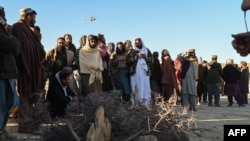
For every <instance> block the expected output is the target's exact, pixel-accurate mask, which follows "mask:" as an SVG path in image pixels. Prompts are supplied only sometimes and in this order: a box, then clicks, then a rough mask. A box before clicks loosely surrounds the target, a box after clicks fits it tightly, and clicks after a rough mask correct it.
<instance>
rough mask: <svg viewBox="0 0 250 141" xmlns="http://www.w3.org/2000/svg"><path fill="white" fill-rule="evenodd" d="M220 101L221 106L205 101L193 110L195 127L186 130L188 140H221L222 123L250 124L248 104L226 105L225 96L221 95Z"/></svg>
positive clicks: (222, 132)
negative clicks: (242, 105) (211, 104)
mask: <svg viewBox="0 0 250 141" xmlns="http://www.w3.org/2000/svg"><path fill="white" fill-rule="evenodd" d="M248 97H250V95H248ZM248 101H250V100H249V99H248ZM220 102H221V107H211V106H208V105H207V103H201V105H198V106H197V111H196V112H195V116H196V119H197V120H196V123H197V129H191V130H190V131H189V132H188V134H189V137H190V141H223V140H224V125H228V124H234V125H235V124H236V125H238V124H240V125H250V105H249V104H248V105H246V106H245V107H239V106H238V104H234V105H233V106H232V107H228V106H227V105H228V101H227V97H226V96H221V100H220ZM234 103H236V102H235V101H234Z"/></svg>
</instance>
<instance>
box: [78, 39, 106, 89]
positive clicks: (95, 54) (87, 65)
mask: <svg viewBox="0 0 250 141" xmlns="http://www.w3.org/2000/svg"><path fill="white" fill-rule="evenodd" d="M79 65H80V73H84V74H90V77H89V85H91V84H92V83H93V82H94V81H95V79H99V80H100V81H101V82H102V71H103V65H102V58H101V55H100V52H99V50H98V48H97V47H95V48H91V47H90V45H89V39H88V37H87V40H86V44H85V45H84V46H83V48H81V49H80V51H79Z"/></svg>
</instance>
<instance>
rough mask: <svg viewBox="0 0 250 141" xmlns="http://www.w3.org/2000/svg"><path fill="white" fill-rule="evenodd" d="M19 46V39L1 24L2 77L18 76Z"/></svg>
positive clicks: (0, 58) (0, 53) (0, 61)
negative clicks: (16, 58)
mask: <svg viewBox="0 0 250 141" xmlns="http://www.w3.org/2000/svg"><path fill="white" fill-rule="evenodd" d="M19 48H20V43H19V41H18V40H17V39H16V38H15V37H14V36H12V35H9V34H8V33H7V32H6V30H5V27H4V26H3V25H1V24H0V79H16V78H18V69H17V65H16V60H15V55H17V54H18V53H19Z"/></svg>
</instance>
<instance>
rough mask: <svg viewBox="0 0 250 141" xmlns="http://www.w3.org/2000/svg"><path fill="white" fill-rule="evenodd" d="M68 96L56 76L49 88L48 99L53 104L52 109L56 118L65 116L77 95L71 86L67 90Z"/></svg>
mask: <svg viewBox="0 0 250 141" xmlns="http://www.w3.org/2000/svg"><path fill="white" fill-rule="evenodd" d="M66 91H67V96H66V95H65V93H64V90H63V87H62V86H61V84H60V83H59V82H58V80H57V79H56V77H55V76H54V78H53V81H52V84H51V85H50V86H49V89H48V93H47V98H48V101H49V102H50V104H51V108H52V109H53V112H54V114H55V116H61V115H64V114H65V110H66V108H67V105H68V104H69V103H70V102H71V99H72V98H73V97H74V96H75V95H76V94H75V93H74V92H73V91H72V90H71V89H70V87H69V86H67V88H66Z"/></svg>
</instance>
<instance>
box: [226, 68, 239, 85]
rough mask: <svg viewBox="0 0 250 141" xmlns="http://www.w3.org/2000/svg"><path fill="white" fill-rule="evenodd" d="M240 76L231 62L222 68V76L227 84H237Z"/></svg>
mask: <svg viewBox="0 0 250 141" xmlns="http://www.w3.org/2000/svg"><path fill="white" fill-rule="evenodd" d="M240 76H241V72H240V70H239V69H238V68H236V66H234V65H233V64H228V65H226V66H225V67H224V68H223V75H222V78H223V80H224V81H225V83H227V84H237V83H238V80H240Z"/></svg>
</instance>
